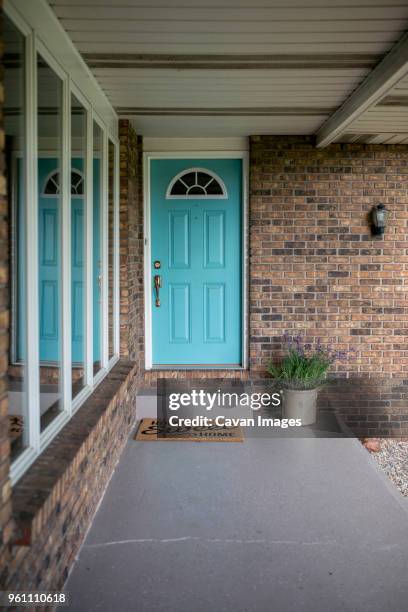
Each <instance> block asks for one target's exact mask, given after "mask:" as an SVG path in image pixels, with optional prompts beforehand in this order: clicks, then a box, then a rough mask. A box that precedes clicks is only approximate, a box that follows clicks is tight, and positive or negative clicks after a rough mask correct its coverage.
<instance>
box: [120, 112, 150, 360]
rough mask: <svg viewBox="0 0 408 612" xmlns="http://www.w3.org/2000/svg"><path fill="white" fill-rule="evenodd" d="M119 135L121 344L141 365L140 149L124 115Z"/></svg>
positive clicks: (141, 243)
mask: <svg viewBox="0 0 408 612" xmlns="http://www.w3.org/2000/svg"><path fill="white" fill-rule="evenodd" d="M119 138H120V321H121V334H120V348H121V355H122V356H123V357H126V358H130V359H132V360H134V361H137V362H138V363H139V366H140V368H141V367H143V365H144V304H143V176H142V166H143V151H142V138H141V137H140V136H136V133H135V131H134V129H133V128H132V126H131V124H130V122H129V121H128V120H127V119H124V120H121V121H120V122H119Z"/></svg>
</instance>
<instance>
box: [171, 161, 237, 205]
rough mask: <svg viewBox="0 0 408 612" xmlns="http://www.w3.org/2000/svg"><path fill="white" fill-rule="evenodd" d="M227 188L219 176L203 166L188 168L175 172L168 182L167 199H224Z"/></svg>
mask: <svg viewBox="0 0 408 612" xmlns="http://www.w3.org/2000/svg"><path fill="white" fill-rule="evenodd" d="M227 197H228V195H227V190H226V187H225V185H224V183H223V181H222V180H221V179H220V177H219V176H218V175H217V174H215V172H211V170H206V169H204V168H189V169H188V170H183V171H182V172H180V173H179V174H177V175H176V176H175V177H174V178H173V179H172V180H171V181H170V183H169V186H168V187H167V192H166V198H167V199H173V200H179V199H185V200H186V199H210V200H214V199H225V198H227Z"/></svg>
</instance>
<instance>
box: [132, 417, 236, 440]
mask: <svg viewBox="0 0 408 612" xmlns="http://www.w3.org/2000/svg"><path fill="white" fill-rule="evenodd" d="M134 439H135V440H143V441H145V442H157V441H159V442H161V441H162V440H164V441H170V442H243V441H244V435H243V433H242V429H241V427H224V426H214V427H181V426H180V427H170V425H168V424H167V423H160V422H159V421H158V420H157V419H142V420H141V421H140V424H139V428H138V430H137V433H136V435H135V438H134Z"/></svg>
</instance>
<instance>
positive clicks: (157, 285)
mask: <svg viewBox="0 0 408 612" xmlns="http://www.w3.org/2000/svg"><path fill="white" fill-rule="evenodd" d="M161 286H162V278H161V276H160V275H159V274H155V275H154V291H155V294H156V302H155V303H156V307H157V308H159V306H160V289H161Z"/></svg>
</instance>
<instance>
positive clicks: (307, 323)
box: [250, 136, 408, 435]
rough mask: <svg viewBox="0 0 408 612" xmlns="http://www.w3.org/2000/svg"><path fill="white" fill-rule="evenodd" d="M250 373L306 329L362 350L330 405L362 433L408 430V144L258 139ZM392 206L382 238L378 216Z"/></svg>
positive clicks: (340, 369) (328, 398) (341, 374)
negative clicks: (375, 210)
mask: <svg viewBox="0 0 408 612" xmlns="http://www.w3.org/2000/svg"><path fill="white" fill-rule="evenodd" d="M250 172H251V176H250V188H251V198H250V200H251V201H250V243H251V263H250V338H251V339H250V368H251V370H252V373H253V374H255V373H260V374H262V373H263V372H264V371H265V366H266V363H267V361H268V359H270V358H271V357H274V356H278V355H279V354H280V353H281V350H282V335H283V333H284V332H285V331H286V330H288V331H289V332H291V333H293V334H297V333H299V332H301V333H305V334H306V335H307V336H308V337H309V338H310V339H312V340H316V339H317V338H318V337H320V338H321V339H322V341H323V342H326V343H329V344H331V345H332V346H334V347H336V348H338V349H350V348H354V349H355V350H356V355H355V357H350V358H349V359H348V361H347V362H346V363H343V364H338V365H337V366H336V367H335V368H334V375H335V376H336V377H337V378H339V381H338V383H337V384H335V385H333V386H332V387H328V388H327V389H326V391H325V392H324V393H323V394H322V395H321V402H322V404H326V405H327V404H329V405H331V406H335V407H337V408H339V409H340V410H341V411H343V412H344V413H345V414H346V415H347V420H348V422H349V423H350V424H352V425H353V427H354V428H355V430H356V431H360V432H364V433H370V434H371V435H375V434H377V433H381V432H382V433H393V434H394V435H407V434H408V416H407V412H408V411H407V398H408V375H407V371H408V343H407V340H408V305H407V301H406V298H407V290H408V180H407V179H408V147H407V146H404V145H340V144H339V145H332V146H330V147H328V148H327V149H324V150H318V149H316V148H314V146H313V140H312V138H308V137H287V136H285V137H283V136H282V137H273V136H260V137H258V136H257V137H253V138H251V170H250ZM380 202H383V203H385V204H386V205H387V207H388V208H389V209H390V210H391V214H390V218H389V222H388V227H387V229H386V233H385V237H384V239H382V240H381V239H380V240H378V239H376V238H373V237H372V236H371V233H370V228H369V222H368V213H369V211H370V209H371V207H372V206H373V205H375V204H378V203H380Z"/></svg>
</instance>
